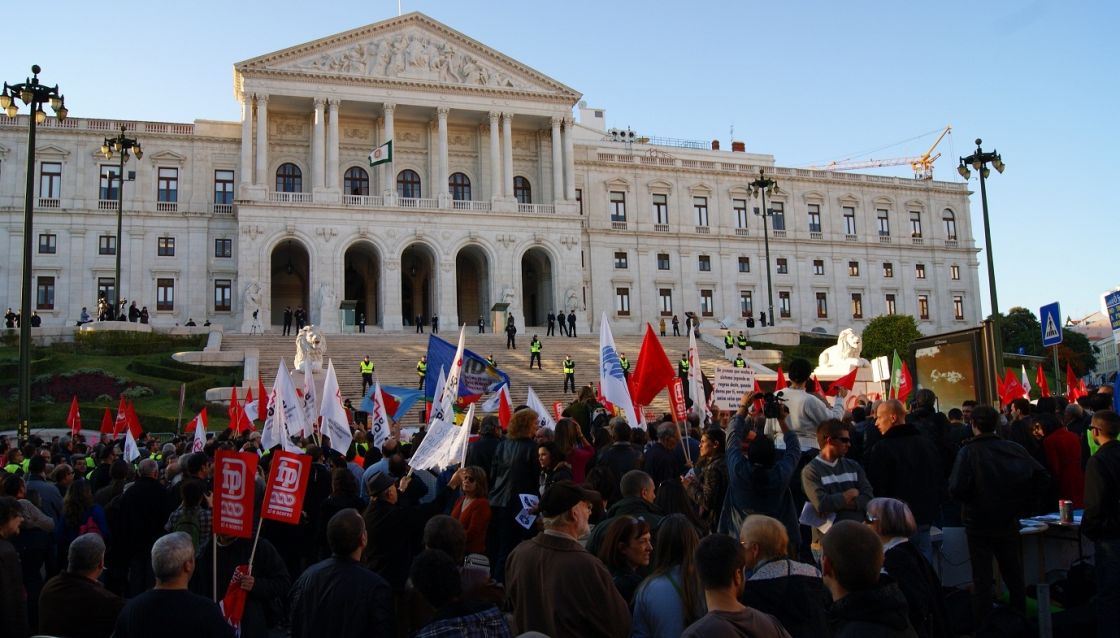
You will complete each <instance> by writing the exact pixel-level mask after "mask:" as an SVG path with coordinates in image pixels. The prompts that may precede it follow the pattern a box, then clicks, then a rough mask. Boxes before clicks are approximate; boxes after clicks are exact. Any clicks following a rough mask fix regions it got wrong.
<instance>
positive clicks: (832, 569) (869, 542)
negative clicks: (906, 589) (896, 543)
mask: <svg viewBox="0 0 1120 638" xmlns="http://www.w3.org/2000/svg"><path fill="white" fill-rule="evenodd" d="M821 552H822V558H821V561H822V570H821V571H822V574H823V578H824V584H825V585H826V586H827V587H828V590H829V591H830V592H831V593H832V600H833V603H832V608H831V609H830V610H829V620H830V624H831V626H832V636H833V638H880V637H881V638H917V634H916V633H915V632H914V628H913V627H911V626H910V621H909V620H908V619H907V608H906V598H905V597H904V596H903V595H902V592H900V591H899V590H898V587H897V586H895V584H894V583H891V582H883V580H882V579H880V576H879V570H880V569H882V566H883V547H882V545H881V544H880V542H879V537H878V536H876V535H875V532H874V531H872V530H871V528H870V527H867V526H866V525H863V524H862V523H857V522H855V521H839V522H837V523H836V524H835V525H833V526H832V527H831V528H830V529H829V530H828V533H827V534H825V535H824V538H823V539H822V540H821Z"/></svg>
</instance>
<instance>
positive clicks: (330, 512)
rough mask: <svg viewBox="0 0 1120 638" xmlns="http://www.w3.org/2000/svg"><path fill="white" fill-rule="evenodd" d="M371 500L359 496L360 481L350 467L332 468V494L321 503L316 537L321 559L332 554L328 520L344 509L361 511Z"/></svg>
mask: <svg viewBox="0 0 1120 638" xmlns="http://www.w3.org/2000/svg"><path fill="white" fill-rule="evenodd" d="M368 504H369V501H367V500H366V499H364V498H362V497H360V496H358V481H357V480H356V479H355V477H354V473H353V472H351V471H350V469H349V468H341V467H338V468H335V469H333V470H331V494H330V496H328V497H327V498H326V499H325V500H324V501H323V502H322V504H321V505H319V526H318V528H317V530H316V534H315V538H316V539H317V540H316V545H317V546H318V549H319V553H320V554H321V556H320V559H322V558H326V556H328V555H330V548H329V546H328V544H327V522H328V521H330V520H331V518H332V517H334V515H335V514H337V513H339V512H341V511H342V510H344V509H354V510H357V511H359V512H361V511H364V510H365V509H366V505H368Z"/></svg>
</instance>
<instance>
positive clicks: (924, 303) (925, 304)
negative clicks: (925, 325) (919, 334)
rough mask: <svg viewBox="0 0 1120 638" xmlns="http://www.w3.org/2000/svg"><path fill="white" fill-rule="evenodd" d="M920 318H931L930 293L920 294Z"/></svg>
mask: <svg viewBox="0 0 1120 638" xmlns="http://www.w3.org/2000/svg"><path fill="white" fill-rule="evenodd" d="M918 318H919V319H929V295H918Z"/></svg>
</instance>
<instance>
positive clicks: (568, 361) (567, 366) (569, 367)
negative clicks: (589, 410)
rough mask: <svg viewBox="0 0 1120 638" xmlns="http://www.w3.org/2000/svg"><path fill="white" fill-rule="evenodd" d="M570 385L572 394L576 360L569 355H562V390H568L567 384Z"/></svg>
mask: <svg viewBox="0 0 1120 638" xmlns="http://www.w3.org/2000/svg"><path fill="white" fill-rule="evenodd" d="M569 383H570V384H571V385H572V394H575V393H576V362H575V361H572V357H571V355H564V392H567V391H568V384H569Z"/></svg>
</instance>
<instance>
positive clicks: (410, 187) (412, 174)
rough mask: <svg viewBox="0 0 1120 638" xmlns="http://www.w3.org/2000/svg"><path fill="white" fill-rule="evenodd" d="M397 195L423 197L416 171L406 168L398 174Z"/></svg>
mask: <svg viewBox="0 0 1120 638" xmlns="http://www.w3.org/2000/svg"><path fill="white" fill-rule="evenodd" d="M397 197H422V195H420V176H419V175H417V174H416V171H414V170H412V169H409V168H406V169H404V170H403V171H401V172H400V173H398V174H397Z"/></svg>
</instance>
